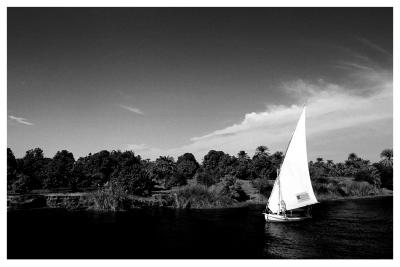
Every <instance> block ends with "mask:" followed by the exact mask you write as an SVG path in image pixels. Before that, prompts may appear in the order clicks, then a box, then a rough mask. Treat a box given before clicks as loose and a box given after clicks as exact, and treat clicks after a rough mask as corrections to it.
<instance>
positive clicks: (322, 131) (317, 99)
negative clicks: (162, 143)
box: [132, 62, 393, 160]
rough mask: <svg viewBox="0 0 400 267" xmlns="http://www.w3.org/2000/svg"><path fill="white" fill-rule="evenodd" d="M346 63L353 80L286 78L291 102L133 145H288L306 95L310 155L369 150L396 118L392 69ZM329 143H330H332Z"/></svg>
mask: <svg viewBox="0 0 400 267" xmlns="http://www.w3.org/2000/svg"><path fill="white" fill-rule="evenodd" d="M346 65H347V66H348V67H350V68H352V71H351V72H349V74H350V75H349V80H351V81H349V82H348V83H346V84H343V83H340V84H339V83H338V84H336V83H332V82H327V81H324V80H321V79H320V80H317V81H307V80H303V79H297V80H293V81H288V82H284V83H282V86H281V89H282V90H284V91H285V92H286V93H287V94H288V95H291V96H292V97H293V99H296V101H294V102H293V104H292V105H289V106H286V105H272V106H267V107H266V109H265V111H262V112H251V113H247V114H245V115H244V118H243V119H242V120H241V121H239V122H237V123H235V124H233V125H231V126H229V127H226V128H223V129H218V130H215V131H212V132H210V133H207V134H204V135H201V136H196V137H192V138H191V139H190V142H189V144H187V145H184V146H181V147H176V148H170V149H159V148H153V147H150V146H148V145H143V144H142V145H136V147H134V146H133V147H132V148H133V149H134V150H135V148H136V150H135V151H136V152H137V153H139V154H141V155H143V156H146V157H150V158H156V157H158V156H160V155H172V156H174V157H176V156H178V155H181V154H183V153H185V152H191V153H193V154H194V155H195V156H196V157H197V159H198V160H200V159H201V158H202V157H203V156H204V155H205V154H206V153H207V152H208V151H209V150H210V149H216V150H223V151H225V152H227V153H230V154H236V153H237V152H238V151H240V150H245V151H248V152H249V153H251V152H252V151H254V149H255V148H256V147H257V146H259V145H262V144H265V145H267V146H268V147H270V149H271V150H272V151H275V150H284V149H285V147H286V145H287V142H288V140H289V138H290V134H291V133H292V131H293V129H294V127H295V125H296V121H297V119H298V117H299V115H300V113H301V109H302V107H303V103H304V100H307V135H308V137H309V143H311V144H312V145H311V150H310V151H309V152H310V153H311V158H313V157H315V156H316V155H317V154H318V153H321V154H322V156H329V155H330V154H329V153H331V155H337V154H338V153H349V152H352V151H349V149H354V148H355V147H356V150H355V151H357V152H359V150H360V149H363V148H365V147H366V146H365V144H366V143H368V144H369V145H368V148H365V149H366V151H367V150H368V151H370V150H371V149H372V147H373V146H376V149H379V148H378V147H380V146H381V144H380V143H379V142H377V141H376V140H377V139H379V138H380V139H382V140H383V139H386V141H387V142H390V136H391V134H390V133H391V127H392V126H391V125H392V121H393V106H392V100H393V83H392V72H391V70H382V69H375V68H373V67H372V66H368V65H366V66H364V65H363V67H360V66H361V65H358V63H357V62H354V63H350V64H346ZM355 80H356V82H355ZM366 92H368V93H366ZM363 138H364V139H363ZM368 138H369V139H368ZM382 142H383V141H382ZM328 143H331V144H330V146H329V147H327V144H328ZM374 149H375V148H374ZM380 149H382V148H380ZM377 153H378V152H377ZM344 156H345V154H344Z"/></svg>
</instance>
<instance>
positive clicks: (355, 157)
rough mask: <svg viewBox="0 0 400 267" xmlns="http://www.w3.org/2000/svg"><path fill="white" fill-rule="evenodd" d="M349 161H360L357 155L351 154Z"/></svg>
mask: <svg viewBox="0 0 400 267" xmlns="http://www.w3.org/2000/svg"><path fill="white" fill-rule="evenodd" d="M347 159H348V160H350V161H355V160H357V159H358V156H357V154H356V153H350V154H349V156H348V158H347Z"/></svg>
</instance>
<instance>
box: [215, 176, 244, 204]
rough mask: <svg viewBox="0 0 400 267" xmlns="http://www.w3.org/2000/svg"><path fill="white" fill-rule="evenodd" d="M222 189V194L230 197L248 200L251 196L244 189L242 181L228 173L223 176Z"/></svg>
mask: <svg viewBox="0 0 400 267" xmlns="http://www.w3.org/2000/svg"><path fill="white" fill-rule="evenodd" d="M221 184H222V190H221V191H220V194H222V195H226V196H229V197H230V198H232V199H234V200H236V201H239V202H242V201H246V200H248V199H249V198H250V197H249V196H248V195H247V194H246V192H244V190H243V189H242V187H241V185H240V182H238V181H237V180H236V178H235V177H233V176H231V175H226V176H224V177H223V178H222V182H221Z"/></svg>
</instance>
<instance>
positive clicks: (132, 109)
mask: <svg viewBox="0 0 400 267" xmlns="http://www.w3.org/2000/svg"><path fill="white" fill-rule="evenodd" d="M119 106H120V107H121V108H123V109H125V110H128V111H130V112H133V113H136V114H140V115H144V112H143V111H141V110H140V109H138V108H135V107H130V106H125V105H119Z"/></svg>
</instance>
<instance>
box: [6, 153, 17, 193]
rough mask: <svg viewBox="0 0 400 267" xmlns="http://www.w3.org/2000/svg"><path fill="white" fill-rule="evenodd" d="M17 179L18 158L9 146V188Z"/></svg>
mask: <svg viewBox="0 0 400 267" xmlns="http://www.w3.org/2000/svg"><path fill="white" fill-rule="evenodd" d="M16 179H17V160H16V159H15V156H14V153H13V152H12V151H11V149H10V148H7V188H8V189H11V185H12V184H13V183H14V182H15V180H16Z"/></svg>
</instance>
